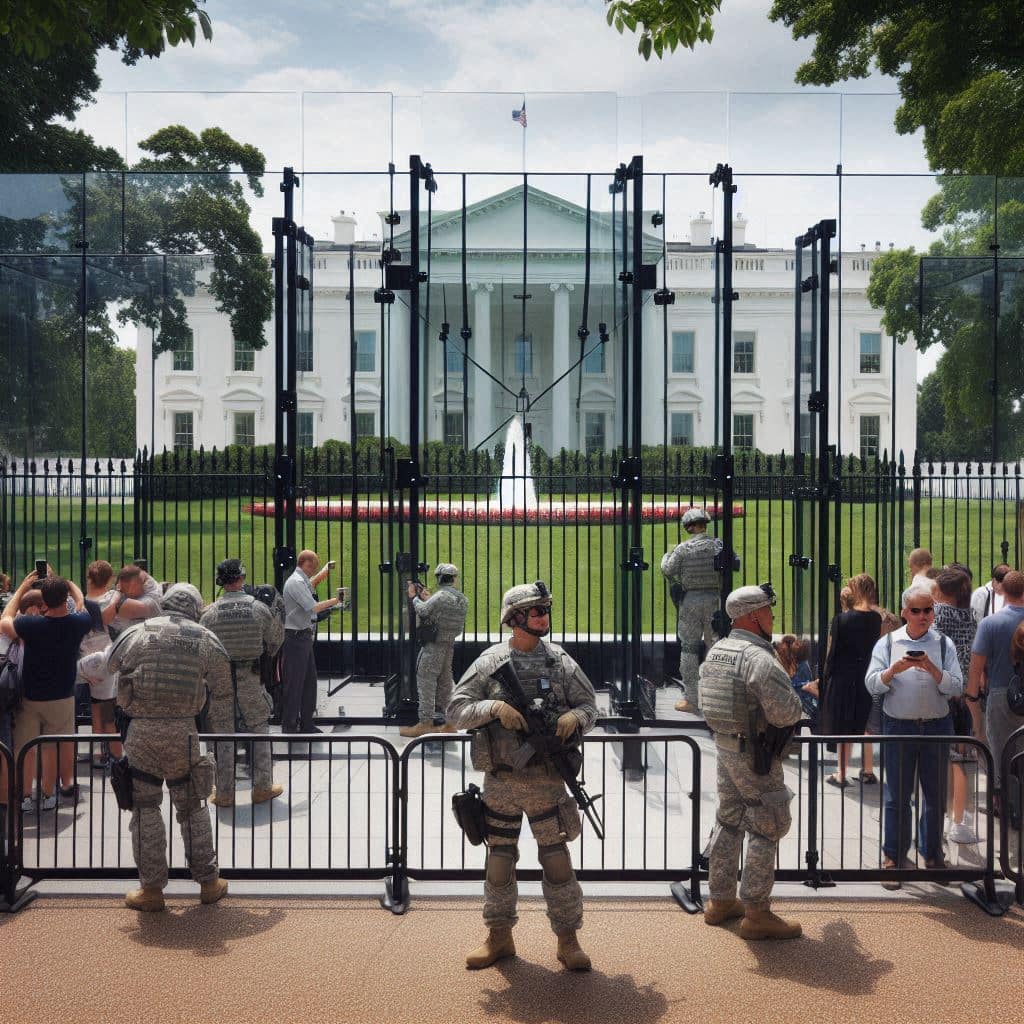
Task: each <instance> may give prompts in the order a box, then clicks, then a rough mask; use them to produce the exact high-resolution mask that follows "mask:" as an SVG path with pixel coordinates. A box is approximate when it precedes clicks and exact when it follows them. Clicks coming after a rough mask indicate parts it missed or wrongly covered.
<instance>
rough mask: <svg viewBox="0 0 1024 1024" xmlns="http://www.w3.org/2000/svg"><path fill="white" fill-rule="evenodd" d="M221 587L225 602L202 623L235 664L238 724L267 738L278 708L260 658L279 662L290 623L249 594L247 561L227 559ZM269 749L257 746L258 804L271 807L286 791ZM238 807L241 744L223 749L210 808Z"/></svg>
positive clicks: (219, 576)
mask: <svg viewBox="0 0 1024 1024" xmlns="http://www.w3.org/2000/svg"><path fill="white" fill-rule="evenodd" d="M216 582H217V586H219V587H223V588H224V594H223V596H222V597H221V599H220V600H219V601H216V602H215V603H214V604H212V605H210V607H209V608H207V609H206V611H205V612H203V617H202V618H201V619H200V620H199V622H200V625H203V626H205V627H206V628H207V629H208V630H210V632H211V633H213V634H214V635H215V636H216V637H217V639H218V640H220V642H221V643H222V644H223V645H224V649H225V650H226V651H227V652H228V657H229V658H230V659H231V681H232V683H233V685H234V690H235V723H236V725H239V726H240V731H242V732H255V733H261V734H264V735H266V734H267V733H269V732H270V726H269V725H268V724H267V722H268V720H269V718H270V712H271V710H272V708H273V702H272V701H271V699H270V694H269V693H267V691H266V688H265V687H264V686H263V680H262V677H261V674H260V657H261V655H263V654H266V655H269V656H270V657H273V656H274V655H275V654H277V651H278V649H279V648H280V646H281V642H282V641H283V640H284V621H283V619H280V618H278V617H277V616H275V615H274V614H273V612H271V610H270V609H269V608H268V607H267V606H266V605H265V604H263V603H262V602H261V601H257V600H256V598H255V597H252V596H251V595H249V594H246V593H245V592H244V591H243V589H242V588H243V587H244V586H245V566H244V565H242V562H241V559H238V558H226V559H224V561H223V562H221V563H220V564H219V565H218V566H217V578H216ZM270 755H271V751H270V744H269V743H254V744H253V752H252V760H253V768H252V802H253V803H254V804H262V803H266V801H268V800H273V799H274V797H276V796H280V795H281V794H282V793H283V792H284V787H283V786H282V785H280V784H278V783H275V782H274V774H273V765H272V763H271V756H270ZM234 802H235V744H234V743H219V744H218V745H217V792H216V794H215V795H214V796H213V797H212V798H211V800H210V803H212V804H216V806H218V807H231V806H233V805H234Z"/></svg>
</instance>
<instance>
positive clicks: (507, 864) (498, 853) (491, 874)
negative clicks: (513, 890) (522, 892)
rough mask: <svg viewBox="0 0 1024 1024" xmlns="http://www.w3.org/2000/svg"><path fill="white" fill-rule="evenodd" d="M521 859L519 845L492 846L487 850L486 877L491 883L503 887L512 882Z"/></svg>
mask: <svg viewBox="0 0 1024 1024" xmlns="http://www.w3.org/2000/svg"><path fill="white" fill-rule="evenodd" d="M517 860H519V847H518V846H492V847H490V848H489V849H488V850H487V869H486V878H487V881H488V882H489V883H490V884H491V885H496V886H498V888H500V889H503V888H504V887H505V886H506V885H509V884H510V883H511V882H512V879H513V878H514V876H515V871H516V861H517Z"/></svg>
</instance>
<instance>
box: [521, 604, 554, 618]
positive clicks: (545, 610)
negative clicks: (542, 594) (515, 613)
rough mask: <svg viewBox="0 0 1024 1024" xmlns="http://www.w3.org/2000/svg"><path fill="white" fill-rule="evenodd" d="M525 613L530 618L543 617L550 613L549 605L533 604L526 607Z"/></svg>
mask: <svg viewBox="0 0 1024 1024" xmlns="http://www.w3.org/2000/svg"><path fill="white" fill-rule="evenodd" d="M526 614H527V615H528V616H529V617H530V618H531V619H543V618H544V616H545V615H550V614H551V606H550V605H547V604H535V605H533V606H531V607H530V608H527V609H526Z"/></svg>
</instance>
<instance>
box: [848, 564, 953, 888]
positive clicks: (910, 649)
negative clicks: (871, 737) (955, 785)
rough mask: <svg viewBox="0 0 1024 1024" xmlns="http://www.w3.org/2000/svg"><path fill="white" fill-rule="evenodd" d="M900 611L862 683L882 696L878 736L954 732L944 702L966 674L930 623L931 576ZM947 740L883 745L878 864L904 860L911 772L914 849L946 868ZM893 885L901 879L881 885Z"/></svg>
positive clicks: (906, 594)
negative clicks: (917, 808)
mask: <svg viewBox="0 0 1024 1024" xmlns="http://www.w3.org/2000/svg"><path fill="white" fill-rule="evenodd" d="M902 603H903V611H902V616H903V620H904V622H905V623H906V625H904V626H902V627H901V628H900V629H897V630H895V631H894V632H892V633H890V634H888V635H887V636H883V637H882V638H881V639H880V640H879V641H878V643H876V644H875V647H874V650H873V651H872V653H871V664H870V665H869V666H868V674H867V678H866V680H865V682H866V685H867V688H868V690H869V691H870V692H871V693H877V694H881V695H882V696H883V700H882V733H883V735H886V736H951V735H952V734H953V722H952V718H951V717H950V713H949V701H950V698H952V697H958V696H960V694H961V693H962V692H963V688H964V682H963V674H962V673H961V671H960V663H959V661H958V660H957V656H956V647H955V646H954V645H953V644H952V643H951V642H950V641H949V639H948V638H947V637H945V636H943V635H942V634H941V633H939V632H938V631H937V630H936V629H935V628H934V626H933V622H934V619H935V601H934V599H933V597H932V586H931V581H929V582H928V583H927V584H923V583H912V584H911V585H910V586H909V587H908V588H907V589H906V590H904V591H903V602H902ZM948 760H949V748H948V746H947V745H946V744H944V743H930V742H923V743H920V742H914V741H913V740H907V741H905V742H902V743H898V742H892V743H884V744H882V764H883V766H884V768H885V803H884V811H883V816H884V836H883V840H882V852H883V854H884V856H885V860H884V862H883V867H885V868H887V869H889V870H896V869H899V868H904V867H911V866H912V865H910V864H909V863H907V854H908V853H909V852H910V842H911V839H912V831H913V830H912V818H911V812H910V796H911V793H912V792H913V789H914V777H915V772H916V773H917V775H918V777H919V778H920V781H921V795H922V798H923V804H922V807H923V809H922V811H921V818H920V821H919V823H918V835H917V849H918V853H919V854H921V855H922V856H923V857H924V863H925V867H927V868H944V867H945V866H946V861H945V857H944V856H943V852H942V822H943V818H944V816H945V812H946V765H947V762H948ZM882 885H883V887H884V888H886V889H898V888H899V887H900V882H899V880H898V879H887V880H886V881H884V882H883V883H882Z"/></svg>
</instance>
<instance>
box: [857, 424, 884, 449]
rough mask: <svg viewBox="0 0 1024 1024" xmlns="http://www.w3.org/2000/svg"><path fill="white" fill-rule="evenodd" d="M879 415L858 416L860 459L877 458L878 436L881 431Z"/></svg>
mask: <svg viewBox="0 0 1024 1024" xmlns="http://www.w3.org/2000/svg"><path fill="white" fill-rule="evenodd" d="M881 422H882V419H881V417H880V416H861V418H860V457H861V458H862V459H877V458H878V438H879V434H880V432H881Z"/></svg>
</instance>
